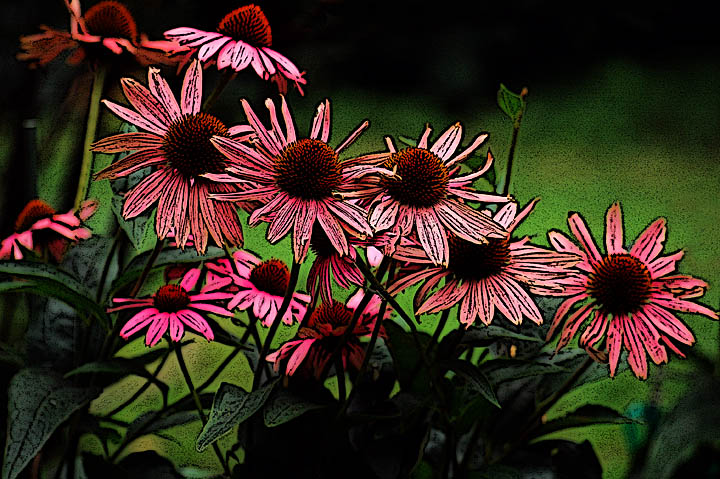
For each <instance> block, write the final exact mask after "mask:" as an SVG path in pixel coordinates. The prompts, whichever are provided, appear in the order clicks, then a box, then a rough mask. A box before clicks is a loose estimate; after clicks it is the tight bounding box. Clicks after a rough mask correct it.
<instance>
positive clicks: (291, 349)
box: [266, 294, 389, 379]
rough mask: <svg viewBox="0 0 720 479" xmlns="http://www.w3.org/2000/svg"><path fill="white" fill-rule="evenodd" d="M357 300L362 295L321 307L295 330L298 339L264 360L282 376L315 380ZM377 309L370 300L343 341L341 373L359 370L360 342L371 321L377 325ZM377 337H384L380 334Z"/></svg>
mask: <svg viewBox="0 0 720 479" xmlns="http://www.w3.org/2000/svg"><path fill="white" fill-rule="evenodd" d="M361 300H362V294H356V295H354V296H353V298H351V299H350V301H348V303H347V305H345V304H342V303H340V302H338V301H332V302H330V303H323V304H321V305H320V306H318V307H317V308H316V309H315V310H314V311H313V312H312V314H311V315H310V318H309V319H308V322H307V325H306V326H304V327H302V328H300V329H299V330H298V332H297V336H298V338H300V339H295V340H292V341H288V342H287V343H285V344H283V345H282V346H281V347H280V349H278V350H277V351H275V352H274V353H272V354H269V355H268V356H267V357H266V360H267V361H270V362H271V363H274V366H275V370H276V371H278V370H279V369H280V366H281V365H282V366H283V370H284V374H286V375H288V376H292V375H293V374H295V373H296V372H297V373H299V374H300V375H302V376H305V377H312V376H314V377H315V378H316V379H319V378H320V375H321V374H322V372H323V371H324V370H325V367H326V366H327V362H328V361H329V360H330V358H331V356H332V354H333V352H334V351H335V348H336V347H337V346H338V341H339V340H340V337H342V336H343V335H344V334H345V330H346V329H347V327H348V326H349V325H350V322H351V321H352V317H353V314H355V310H356V309H357V307H358V306H359V303H360V301H361ZM379 306H380V300H379V299H378V298H377V296H374V297H373V298H372V300H370V302H369V303H368V305H367V306H366V307H365V310H364V311H363V312H362V314H361V315H360V317H359V319H358V322H357V324H356V325H355V328H354V329H353V331H352V333H351V334H350V335H349V336H348V337H347V341H346V342H345V344H344V345H343V347H342V349H341V350H340V352H339V354H340V359H341V360H342V365H343V369H347V367H348V365H352V366H353V367H354V368H356V369H359V368H360V366H361V364H362V360H363V356H364V351H363V348H362V346H361V344H360V338H361V337H364V336H369V335H370V333H371V332H372V329H373V326H374V324H375V321H378V317H377V316H378V314H379ZM388 316H389V313H386V315H385V317H386V318H387V317H388ZM381 335H383V336H384V332H383V331H382V330H381ZM301 366H302V367H301Z"/></svg>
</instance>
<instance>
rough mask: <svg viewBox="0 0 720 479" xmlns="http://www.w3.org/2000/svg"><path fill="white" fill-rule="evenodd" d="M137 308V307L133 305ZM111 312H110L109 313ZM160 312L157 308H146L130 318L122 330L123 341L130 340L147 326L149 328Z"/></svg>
mask: <svg viewBox="0 0 720 479" xmlns="http://www.w3.org/2000/svg"><path fill="white" fill-rule="evenodd" d="M133 306H134V307H135V305H133ZM109 312H110V311H109ZM158 313H159V311H158V310H157V308H146V309H143V310H142V311H140V312H139V313H137V314H136V315H134V316H133V317H132V318H130V319H129V320H128V321H127V323H125V325H124V326H123V327H122V329H121V330H120V336H121V337H122V338H123V339H128V338H129V337H130V336H132V335H133V334H135V333H137V332H138V331H140V330H141V329H143V328H144V327H145V326H147V325H148V324H149V323H150V322H151V321H152V320H153V319H155V317H154V316H155V315H156V314H158Z"/></svg>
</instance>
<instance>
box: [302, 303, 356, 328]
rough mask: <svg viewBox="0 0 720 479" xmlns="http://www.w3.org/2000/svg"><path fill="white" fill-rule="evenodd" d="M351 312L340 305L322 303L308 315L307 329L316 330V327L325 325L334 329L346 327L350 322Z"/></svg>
mask: <svg viewBox="0 0 720 479" xmlns="http://www.w3.org/2000/svg"><path fill="white" fill-rule="evenodd" d="M352 317H353V310H352V309H350V308H348V307H347V306H345V305H344V304H342V303H340V302H339V301H333V302H332V303H322V304H321V305H320V306H318V307H317V308H315V311H313V313H312V314H311V315H310V319H309V320H308V327H310V328H314V329H317V327H318V326H320V325H323V324H326V325H329V326H330V327H332V329H335V328H341V327H343V326H347V325H349V324H350V322H351V321H352Z"/></svg>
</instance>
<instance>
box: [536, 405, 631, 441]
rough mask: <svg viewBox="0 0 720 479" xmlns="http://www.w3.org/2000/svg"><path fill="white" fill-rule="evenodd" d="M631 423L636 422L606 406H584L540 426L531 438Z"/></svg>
mask: <svg viewBox="0 0 720 479" xmlns="http://www.w3.org/2000/svg"><path fill="white" fill-rule="evenodd" d="M632 422H636V421H635V420H633V419H630V418H629V417H627V416H623V415H622V414H621V413H619V412H617V411H616V410H614V409H612V408H609V407H607V406H601V405H599V404H586V405H585V406H581V407H579V408H578V409H576V410H575V411H573V412H570V413H568V414H566V415H564V416H562V417H559V418H557V419H553V420H551V421H548V422H546V423H545V424H542V425H541V426H540V427H538V428H537V429H536V430H535V431H534V433H533V436H534V437H540V436H544V435H546V434H550V433H553V432H556V431H562V430H563V429H570V428H573V427H584V426H594V425H597V424H628V423H632Z"/></svg>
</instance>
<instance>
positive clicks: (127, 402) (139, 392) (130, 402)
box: [103, 348, 170, 420]
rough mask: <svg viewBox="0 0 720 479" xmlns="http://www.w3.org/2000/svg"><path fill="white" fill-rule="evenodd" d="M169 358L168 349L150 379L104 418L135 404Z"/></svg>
mask: <svg viewBox="0 0 720 479" xmlns="http://www.w3.org/2000/svg"><path fill="white" fill-rule="evenodd" d="M169 357H170V349H169V348H168V350H167V353H166V354H165V355H164V356H163V357H162V359H161V360H160V363H159V364H158V365H157V367H156V368H155V371H153V372H152V379H150V378H148V379H147V381H145V383H143V385H142V386H140V388H139V389H138V390H137V391H135V394H133V395H132V396H130V397H129V398H128V399H127V400H126V401H124V402H123V403H122V404H120V405H118V406H117V407H116V408H115V409H113V410H112V411H110V412H109V413H107V414H106V415H105V416H107V417H110V416H114V415H115V414H117V413H119V412H120V411H122V410H123V409H125V408H126V407H128V406H129V405H130V404H132V403H133V402H135V400H136V399H137V398H139V397H140V396H141V395H142V393H144V392H145V391H147V389H148V388H149V387H150V385H151V384H152V383H153V380H155V379H157V376H158V374H160V370H161V369H162V368H163V366H164V365H165V362H166V361H167V359H168V358H169ZM103 420H105V418H103Z"/></svg>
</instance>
